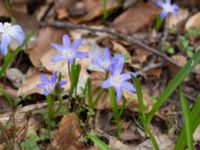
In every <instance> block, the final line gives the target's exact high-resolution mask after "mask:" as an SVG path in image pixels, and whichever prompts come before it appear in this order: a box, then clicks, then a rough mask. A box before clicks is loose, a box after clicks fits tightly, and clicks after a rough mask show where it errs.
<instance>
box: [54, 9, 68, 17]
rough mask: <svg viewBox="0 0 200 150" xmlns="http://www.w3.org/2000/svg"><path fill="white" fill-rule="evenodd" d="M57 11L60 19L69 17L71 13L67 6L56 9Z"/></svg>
mask: <svg viewBox="0 0 200 150" xmlns="http://www.w3.org/2000/svg"><path fill="white" fill-rule="evenodd" d="M56 13H57V18H58V19H64V18H67V17H68V16H69V14H68V12H67V11H66V9H65V8H58V9H56Z"/></svg>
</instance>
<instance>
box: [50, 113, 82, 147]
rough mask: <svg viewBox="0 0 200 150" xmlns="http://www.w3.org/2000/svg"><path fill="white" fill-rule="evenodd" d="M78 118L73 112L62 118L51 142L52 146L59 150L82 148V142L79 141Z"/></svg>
mask: <svg viewBox="0 0 200 150" xmlns="http://www.w3.org/2000/svg"><path fill="white" fill-rule="evenodd" d="M78 119H79V118H78V117H77V116H76V115H75V114H74V113H71V114H68V115H67V116H64V117H63V118H62V120H61V124H60V128H59V130H58V132H57V133H56V134H55V137H54V139H53V141H52V143H51V145H52V148H54V149H59V150H78V149H84V144H83V142H82V141H80V137H81V135H82V133H81V128H80V125H79V121H78Z"/></svg>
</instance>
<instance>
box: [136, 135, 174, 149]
mask: <svg viewBox="0 0 200 150" xmlns="http://www.w3.org/2000/svg"><path fill="white" fill-rule="evenodd" d="M154 136H155V138H156V141H157V143H158V146H159V149H160V150H171V149H173V147H174V141H173V140H172V139H170V138H169V137H168V136H167V135H165V134H162V135H159V136H156V135H154ZM141 149H142V150H150V149H154V147H153V145H152V142H151V140H150V139H148V140H146V141H144V142H142V143H141V144H139V145H138V146H137V148H136V149H135V150H141Z"/></svg>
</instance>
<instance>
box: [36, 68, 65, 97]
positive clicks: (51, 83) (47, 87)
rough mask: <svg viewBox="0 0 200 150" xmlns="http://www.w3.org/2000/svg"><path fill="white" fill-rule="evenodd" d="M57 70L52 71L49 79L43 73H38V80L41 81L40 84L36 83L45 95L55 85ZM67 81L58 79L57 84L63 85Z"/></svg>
mask: <svg viewBox="0 0 200 150" xmlns="http://www.w3.org/2000/svg"><path fill="white" fill-rule="evenodd" d="M57 76H58V75H57V71H56V72H54V74H53V75H52V77H51V80H49V79H48V78H47V77H46V76H45V75H44V74H41V75H40V80H41V81H42V83H41V84H38V85H37V87H38V88H42V89H43V90H44V95H45V96H47V95H49V94H50V93H52V92H53V91H54V89H55V86H56V84H57ZM66 83H67V82H66V81H60V82H59V84H60V86H63V85H65V84H66Z"/></svg>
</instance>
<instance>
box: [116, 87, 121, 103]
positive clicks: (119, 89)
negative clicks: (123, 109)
mask: <svg viewBox="0 0 200 150" xmlns="http://www.w3.org/2000/svg"><path fill="white" fill-rule="evenodd" d="M115 90H116V93H117V101H118V102H119V101H120V100H121V99H122V88H121V87H120V86H115Z"/></svg>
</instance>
